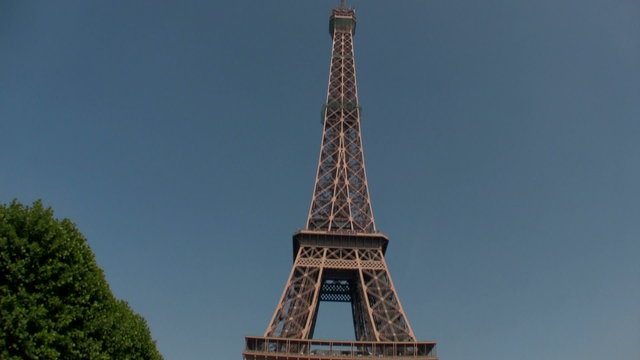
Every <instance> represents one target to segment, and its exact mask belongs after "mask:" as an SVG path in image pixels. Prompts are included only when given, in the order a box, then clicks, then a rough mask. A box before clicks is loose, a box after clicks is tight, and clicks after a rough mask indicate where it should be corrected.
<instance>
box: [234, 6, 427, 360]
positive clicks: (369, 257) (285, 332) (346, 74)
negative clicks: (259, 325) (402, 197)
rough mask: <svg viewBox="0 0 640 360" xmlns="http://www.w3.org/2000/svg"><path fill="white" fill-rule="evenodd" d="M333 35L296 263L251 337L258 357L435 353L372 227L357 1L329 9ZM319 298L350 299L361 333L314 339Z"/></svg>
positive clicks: (253, 356) (250, 351)
mask: <svg viewBox="0 0 640 360" xmlns="http://www.w3.org/2000/svg"><path fill="white" fill-rule="evenodd" d="M329 24H330V31H331V36H332V39H333V47H332V53H331V69H330V72H329V86H328V91H327V102H326V105H325V107H324V123H323V134H322V145H321V148H320V158H319V161H318V171H317V176H316V181H315V187H314V192H313V197H312V200H311V206H310V209H309V217H308V220H307V225H306V228H305V229H304V230H300V231H299V232H297V233H296V234H294V236H293V246H294V263H293V267H292V269H291V272H290V274H289V279H288V281H287V284H286V285H285V288H284V291H283V293H282V296H281V298H280V301H279V303H278V306H277V307H276V310H275V312H274V314H273V317H272V318H271V321H270V322H269V326H268V328H267V330H266V332H265V334H264V337H247V338H246V341H247V344H246V348H245V351H244V353H243V357H244V359H246V360H257V359H325V358H326V359H350V358H354V357H358V358H363V359H367V358H376V359H391V358H393V359H403V358H411V359H425V360H434V359H437V356H436V355H435V345H436V343H435V342H417V341H416V337H415V335H414V333H413V330H412V329H411V325H410V324H409V321H408V319H407V317H406V315H405V313H404V310H403V309H402V305H401V304H400V299H399V298H398V295H397V293H396V290H395V287H394V285H393V281H392V280H391V275H390V273H389V268H388V266H387V263H386V261H385V258H384V256H385V251H386V248H387V244H388V239H387V237H386V236H385V235H383V234H381V233H378V232H377V231H376V227H375V221H374V218H373V211H372V209H371V201H370V198H369V189H368V185H367V176H366V172H365V165H364V152H363V147H362V137H361V134H360V106H359V103H358V90H357V85H356V70H355V62H354V50H353V36H354V33H355V25H356V19H355V10H354V9H350V8H347V7H346V4H345V1H341V5H340V7H338V8H336V9H333V12H332V15H331V19H330V23H329ZM321 301H333V302H348V303H350V304H351V309H352V313H353V327H354V333H355V338H356V340H357V341H355V342H349V341H318V340H311V339H313V331H314V327H315V323H316V318H317V314H318V306H319V303H320V302H321Z"/></svg>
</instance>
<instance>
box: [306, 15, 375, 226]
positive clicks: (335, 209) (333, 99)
mask: <svg viewBox="0 0 640 360" xmlns="http://www.w3.org/2000/svg"><path fill="white" fill-rule="evenodd" d="M336 21H343V23H342V24H339V25H338V26H334V22H336ZM350 22H351V23H350ZM332 28H333V33H332V36H333V47H332V48H333V50H332V55H331V69H330V72H329V87H328V90H327V102H326V106H325V109H324V126H323V136H322V145H321V150H320V160H319V162H318V172H317V176H316V183H315V187H314V193H313V198H312V200H311V207H310V210H309V218H308V221H307V227H306V228H307V230H325V231H352V232H362V233H374V232H375V231H376V229H375V221H374V218H373V211H372V210H371V200H370V197H369V190H368V185H367V176H366V172H365V165H364V154H363V150H362V139H361V134H360V107H359V105H358V89H357V84H356V70H355V62H354V52H353V30H354V28H355V16H354V12H353V10H352V9H343V10H339V11H336V10H334V14H333V17H332Z"/></svg>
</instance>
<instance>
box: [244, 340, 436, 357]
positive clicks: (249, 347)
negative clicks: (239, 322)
mask: <svg viewBox="0 0 640 360" xmlns="http://www.w3.org/2000/svg"><path fill="white" fill-rule="evenodd" d="M245 341H246V345H245V349H244V351H243V353H242V358H243V359H244V360H324V359H326V360H349V359H361V360H366V359H377V360H390V359H395V360H400V359H406V360H438V356H437V354H436V343H435V342H379V341H338V340H335V341H334V340H302V339H285V338H274V337H254V336H247V337H245Z"/></svg>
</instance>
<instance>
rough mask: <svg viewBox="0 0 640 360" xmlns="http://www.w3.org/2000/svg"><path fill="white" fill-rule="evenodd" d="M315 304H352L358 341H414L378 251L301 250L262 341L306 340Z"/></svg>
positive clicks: (356, 249) (309, 247)
mask: <svg viewBox="0 0 640 360" xmlns="http://www.w3.org/2000/svg"><path fill="white" fill-rule="evenodd" d="M319 301H348V302H351V304H352V311H353V322H354V331H355V334H356V339H358V340H368V341H415V336H414V335H413V331H412V330H411V326H410V325H409V322H408V321H407V319H406V316H405V314H404V311H403V309H402V306H401V304H400V300H399V299H398V296H397V294H396V291H395V288H394V286H393V282H392V281H391V275H390V274H389V271H388V269H387V264H386V262H385V260H384V254H383V251H382V249H381V248H349V247H322V246H308V245H302V246H300V247H299V249H298V254H297V256H296V259H295V261H294V266H293V269H292V271H291V275H290V278H289V281H288V283H287V285H286V286H285V290H284V292H283V295H282V298H281V300H280V304H279V305H278V307H277V308H276V311H275V313H274V316H273V318H272V320H271V324H270V326H269V328H268V330H267V332H266V333H265V336H267V337H282V338H296V339H310V338H311V337H312V335H313V327H314V325H315V320H316V316H317V312H318V305H319Z"/></svg>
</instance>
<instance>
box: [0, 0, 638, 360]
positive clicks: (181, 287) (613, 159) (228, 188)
mask: <svg viewBox="0 0 640 360" xmlns="http://www.w3.org/2000/svg"><path fill="white" fill-rule="evenodd" d="M337 3H338V1H337V0H335V1H329V0H327V1H320V0H314V1H310V0H306V1H305V0H297V1H294V0H280V1H231V0H229V1H204V0H202V1H195V0H182V1H160V0H156V1H80V0H78V1H67V0H59V1H18V0H4V1H2V2H0V140H1V141H0V160H1V162H0V163H1V164H2V170H0V201H1V202H8V201H10V200H11V199H13V198H18V199H19V200H21V201H23V202H27V203H30V202H32V201H33V200H35V199H39V198H41V199H43V201H44V203H45V204H47V205H49V206H52V207H53V208H54V210H55V211H56V215H57V216H58V217H61V218H62V217H68V218H70V219H72V220H73V221H75V222H76V224H77V225H78V227H79V228H80V230H81V231H82V232H83V233H84V234H85V235H86V237H87V238H88V241H89V244H90V245H91V247H92V249H93V251H94V252H95V253H96V257H97V261H98V263H99V265H100V266H101V267H102V268H103V269H104V271H105V274H106V277H107V280H108V281H109V283H110V284H111V288H112V290H113V291H114V293H115V294H116V296H118V297H119V298H122V299H125V300H126V301H128V302H129V303H130V304H131V306H132V307H133V308H134V309H135V310H136V311H137V312H139V313H140V314H142V315H143V316H144V317H145V318H146V319H147V320H148V322H149V325H150V327H151V330H152V333H153V337H154V338H155V339H156V340H157V343H158V347H159V349H160V351H161V352H162V353H163V354H164V356H165V357H166V359H180V360H196V359H198V360H199V359H240V356H241V355H240V353H241V351H242V347H243V336H244V335H246V334H252V335H261V334H262V333H263V332H264V330H265V328H266V326H267V322H268V321H269V319H270V317H271V315H272V313H273V310H274V309H275V306H276V303H277V301H278V298H279V296H280V294H281V291H282V288H283V286H284V283H285V281H286V277H287V276H288V273H289V270H290V266H291V238H290V236H291V234H292V233H293V232H294V231H295V230H297V229H299V228H301V227H302V226H303V225H304V222H305V219H306V215H307V211H308V207H309V201H310V199H311V191H312V187H313V181H314V175H315V169H316V161H317V157H318V150H319V145H320V136H321V125H320V109H321V106H322V102H323V100H324V97H325V91H326V85H327V74H328V66H329V52H330V37H329V34H328V23H327V20H328V16H329V14H330V9H331V8H332V7H333V6H335V5H336V4H337ZM351 3H352V4H353V5H355V7H356V8H357V14H358V19H359V23H358V28H357V34H356V38H355V45H356V61H357V66H358V77H359V85H360V97H361V103H362V105H363V108H364V110H363V124H362V126H363V135H364V143H365V156H366V160H367V167H368V177H369V183H370V189H371V194H372V200H373V206H374V213H375V215H376V219H377V225H378V228H379V229H380V230H381V231H383V232H384V233H386V234H388V235H389V237H390V239H391V243H390V245H389V251H388V253H387V261H388V263H389V266H390V268H391V272H392V275H393V278H394V281H395V283H396V286H397V288H398V292H399V295H400V298H401V300H402V302H403V305H404V308H405V310H406V312H407V315H408V317H409V320H410V321H411V324H412V326H413V328H414V331H415V332H416V334H417V336H418V337H419V338H420V339H423V340H436V341H438V342H439V354H440V356H441V358H442V359H443V360H464V359H491V360H513V359H520V360H525V359H532V360H533V359H535V360H538V359H576V360H577V359H580V360H596V359H597V360H600V359H631V360H637V359H639V358H640V346H638V344H640V281H639V279H640V260H639V259H640V187H639V184H640V144H639V138H640V66H639V64H640V22H639V21H638V17H639V16H640V2H638V1H637V0H584V1H570V0H536V1H506V0H485V1H470V0H467V1H461V0H447V1H440V0H429V1H425V0H400V1H379V0H369V1H365V0H359V1H355V0H354V1H352V2H351ZM323 305H324V304H323ZM345 313H346V311H345V308H344V307H340V306H333V307H332V306H321V309H320V319H319V324H318V325H319V329H318V336H319V337H332V336H345V337H349V336H351V334H350V331H347V330H345V329H344V328H345V327H348V326H350V323H349V321H348V319H345V318H344V314H345ZM336 314H337V315H336Z"/></svg>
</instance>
